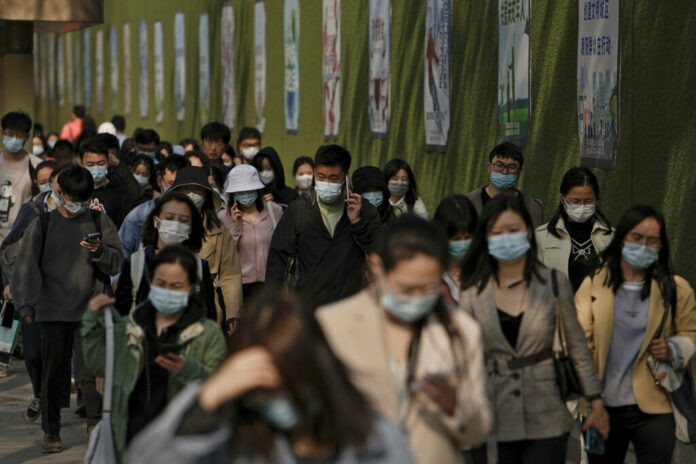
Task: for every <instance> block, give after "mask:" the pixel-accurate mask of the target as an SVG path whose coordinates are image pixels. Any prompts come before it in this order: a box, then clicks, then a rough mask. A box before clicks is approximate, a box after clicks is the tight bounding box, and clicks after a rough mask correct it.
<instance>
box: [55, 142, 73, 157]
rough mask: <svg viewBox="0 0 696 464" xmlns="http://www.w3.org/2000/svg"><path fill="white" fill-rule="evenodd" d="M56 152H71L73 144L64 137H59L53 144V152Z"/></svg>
mask: <svg viewBox="0 0 696 464" xmlns="http://www.w3.org/2000/svg"><path fill="white" fill-rule="evenodd" d="M56 152H64V153H67V152H70V153H72V152H73V145H72V143H70V142H68V141H67V140H65V139H60V140H58V141H57V142H56V144H55V145H54V146H53V153H54V154H55V153H56Z"/></svg>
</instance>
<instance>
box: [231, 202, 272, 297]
mask: <svg viewBox="0 0 696 464" xmlns="http://www.w3.org/2000/svg"><path fill="white" fill-rule="evenodd" d="M269 205H270V206H271V207H272V208H273V212H274V213H275V219H276V223H277V222H278V221H280V218H281V217H282V216H283V209H282V208H281V207H280V206H278V205H277V204H276V203H266V205H265V208H264V209H263V211H261V213H260V214H259V215H258V217H256V220H255V221H254V220H253V219H252V218H251V217H250V216H249V215H248V214H244V215H243V216H242V223H241V224H236V223H235V222H234V221H232V217H231V216H230V214H229V212H228V210H223V211H220V212H219V213H218V217H219V218H220V220H221V221H222V223H223V224H224V225H225V227H227V229H228V230H229V231H230V234H232V238H233V239H234V242H235V243H236V244H237V251H238V252H239V262H240V264H241V266H242V283H243V284H250V283H254V282H265V281H266V261H267V260H268V250H269V249H270V248H271V237H272V236H273V231H274V230H275V227H274V226H273V221H272V220H271V215H270V214H269V212H268V206H269Z"/></svg>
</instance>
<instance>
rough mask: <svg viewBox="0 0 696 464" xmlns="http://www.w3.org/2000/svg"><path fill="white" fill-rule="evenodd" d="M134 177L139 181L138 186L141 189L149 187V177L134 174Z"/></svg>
mask: <svg viewBox="0 0 696 464" xmlns="http://www.w3.org/2000/svg"><path fill="white" fill-rule="evenodd" d="M133 177H134V178H135V180H137V181H138V184H139V185H140V186H141V187H145V186H146V185H148V184H149V183H150V178H148V177H143V176H139V175H137V174H133Z"/></svg>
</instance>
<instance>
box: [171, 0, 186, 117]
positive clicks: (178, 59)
mask: <svg viewBox="0 0 696 464" xmlns="http://www.w3.org/2000/svg"><path fill="white" fill-rule="evenodd" d="M174 99H175V100H176V120H177V121H179V122H184V120H185V119H186V30H185V22H184V12H183V11H178V12H177V13H176V14H175V15H174Z"/></svg>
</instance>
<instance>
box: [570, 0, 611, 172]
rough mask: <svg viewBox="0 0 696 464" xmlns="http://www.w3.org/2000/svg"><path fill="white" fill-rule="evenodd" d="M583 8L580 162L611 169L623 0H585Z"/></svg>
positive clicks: (579, 109) (580, 27)
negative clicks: (621, 3)
mask: <svg viewBox="0 0 696 464" xmlns="http://www.w3.org/2000/svg"><path fill="white" fill-rule="evenodd" d="M579 9H580V10H579V18H578V22H579V23H578V70H577V72H578V136H579V141H580V162H581V164H582V165H583V166H587V167H599V168H604V169H611V168H613V167H614V161H615V156H614V155H615V149H616V140H617V137H618V125H619V123H618V118H619V11H620V8H619V0H615V1H611V2H609V1H606V2H595V1H589V0H583V1H580V2H579Z"/></svg>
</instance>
